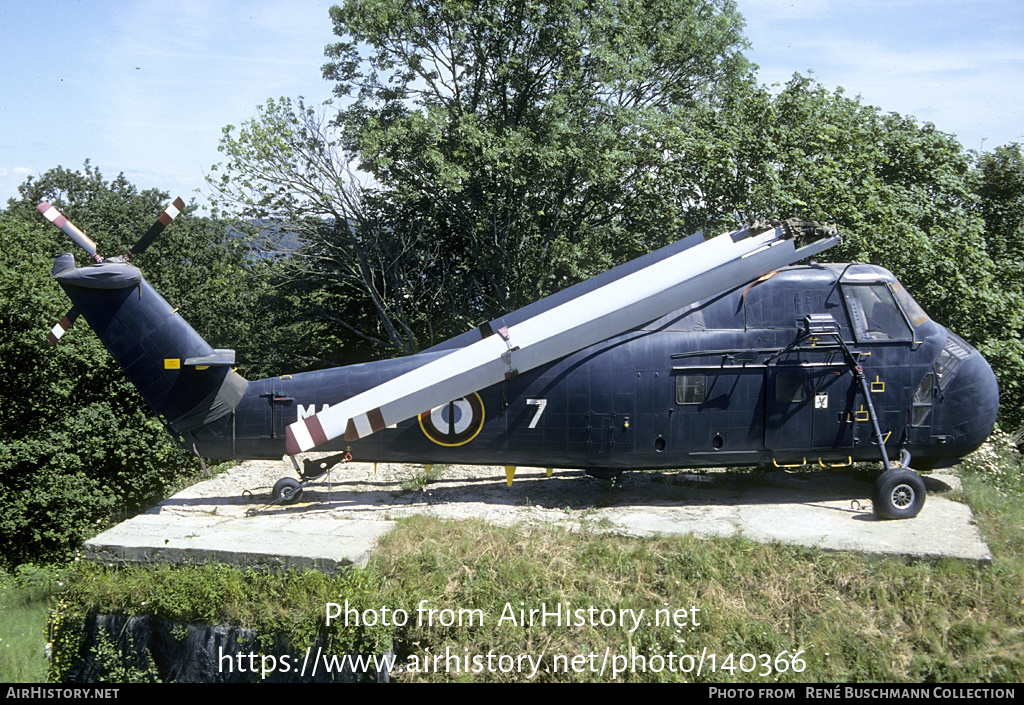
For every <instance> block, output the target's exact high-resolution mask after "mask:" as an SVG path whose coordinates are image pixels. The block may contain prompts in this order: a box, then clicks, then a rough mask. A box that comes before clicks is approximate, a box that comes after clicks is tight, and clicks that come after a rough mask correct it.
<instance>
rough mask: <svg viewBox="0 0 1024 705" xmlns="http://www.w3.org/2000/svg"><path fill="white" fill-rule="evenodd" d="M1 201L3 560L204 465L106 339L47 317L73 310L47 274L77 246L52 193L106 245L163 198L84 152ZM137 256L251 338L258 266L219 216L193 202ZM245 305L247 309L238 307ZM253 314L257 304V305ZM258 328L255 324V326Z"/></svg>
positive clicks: (155, 278)
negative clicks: (61, 328)
mask: <svg viewBox="0 0 1024 705" xmlns="http://www.w3.org/2000/svg"><path fill="white" fill-rule="evenodd" d="M20 190H21V193H22V198H21V199H20V200H19V201H13V200H12V201H10V202H9V204H8V208H7V209H6V210H5V211H3V212H2V214H0V237H2V238H3V241H4V243H5V244H6V246H7V247H8V252H9V253H10V256H9V257H8V258H7V262H6V264H5V266H4V267H3V268H2V269H0V325H2V327H3V328H4V331H5V334H4V336H3V337H2V339H0V383H2V384H3V385H4V388H5V390H6V395H5V399H4V403H3V404H2V405H0V547H2V548H0V563H2V564H3V565H15V564H17V563H20V562H22V561H27V560H32V561H53V560H58V561H59V560H62V559H66V558H67V557H68V556H69V555H70V553H71V552H72V551H73V550H74V548H75V547H77V546H78V545H79V544H80V543H81V542H82V541H83V540H85V539H87V538H89V537H90V536H92V535H93V534H95V533H96V532H97V531H99V530H102V529H103V528H106V527H107V526H108V525H110V524H111V523H112V522H115V521H118V520H120V519H122V518H124V517H125V516H126V515H129V514H133V513H135V512H138V511H139V510H141V509H144V508H146V507H148V506H151V505H152V504H154V503H155V502H157V501H159V500H160V499H162V498H163V496H164V492H165V489H166V488H167V487H168V486H169V485H171V484H174V483H178V482H179V481H180V478H182V477H184V476H188V475H192V474H193V473H195V472H196V470H197V467H196V463H195V460H194V458H190V457H189V455H188V454H187V453H185V452H184V451H183V450H182V449H180V448H178V447H177V446H175V445H174V444H173V443H172V442H171V440H170V438H169V437H168V435H167V434H166V433H165V432H164V430H163V426H162V424H161V422H160V421H159V420H157V419H155V418H153V416H152V414H151V412H150V411H149V409H148V407H147V406H146V404H145V402H144V401H143V400H142V398H141V397H140V396H139V395H138V393H137V392H136V390H135V389H134V387H133V386H132V385H131V384H130V383H129V382H128V380H127V379H126V378H125V376H124V374H123V372H122V371H121V370H120V368H119V367H118V365H117V364H116V363H115V362H114V360H113V359H112V358H111V357H110V356H109V354H108V353H107V352H106V350H104V348H103V346H102V344H101V343H100V341H99V340H98V339H97V338H96V336H95V335H93V334H92V332H91V331H89V329H88V326H87V325H84V324H83V323H79V324H78V325H76V326H75V328H73V329H72V330H71V331H69V332H68V333H67V334H66V335H65V336H64V337H63V338H62V339H61V341H60V344H59V345H57V346H56V347H53V348H51V347H50V346H48V345H47V344H46V334H47V333H48V332H49V330H50V327H51V326H52V325H53V324H54V323H55V322H56V321H57V320H59V319H60V317H61V316H62V315H63V314H65V313H66V312H67V310H68V303H67V299H66V297H65V296H64V294H63V293H62V292H61V291H60V289H59V287H58V286H57V284H56V283H55V282H54V281H53V280H52V279H51V276H50V274H51V268H52V256H53V254H55V253H58V252H68V251H72V250H75V251H76V253H75V254H76V256H81V253H80V252H78V251H77V250H78V248H77V247H76V246H75V245H74V244H73V243H71V242H70V241H69V240H68V239H67V237H66V236H65V235H64V234H63V233H61V232H59V231H57V230H56V229H55V228H53V227H52V226H50V225H49V224H48V223H46V222H45V221H44V220H43V219H42V218H41V217H40V216H39V214H38V212H37V211H36V209H35V204H36V203H38V202H40V201H42V200H49V201H51V202H52V203H54V204H55V205H57V206H58V208H60V209H61V211H62V212H63V213H64V214H65V215H66V216H68V217H69V218H70V219H71V220H72V222H74V223H75V224H76V225H78V226H79V227H80V228H81V229H82V230H83V231H85V232H86V233H87V234H89V235H90V236H91V237H92V238H93V239H94V240H95V241H96V242H97V243H98V245H99V248H100V252H101V253H104V254H107V255H111V254H114V253H118V252H124V251H126V250H127V249H128V248H129V247H130V246H131V245H132V244H134V243H135V241H136V240H138V238H139V236H140V235H141V233H143V232H145V230H146V229H147V228H148V227H149V226H150V225H151V224H152V223H153V221H154V220H155V219H156V216H157V215H159V214H160V213H161V211H162V210H163V208H164V207H165V206H166V203H167V201H168V200H169V198H168V197H167V195H166V194H163V193H160V192H156V191H144V192H141V193H140V192H138V191H137V190H136V189H135V188H134V187H133V186H132V185H131V184H129V183H128V182H127V181H126V180H125V178H124V176H123V175H122V176H118V177H117V178H116V179H114V180H113V181H111V182H107V181H106V180H104V179H103V177H102V175H101V174H99V173H98V172H97V171H96V170H95V169H92V168H91V167H90V166H89V165H88V164H86V166H85V168H84V169H83V170H82V171H81V172H73V171H69V170H67V169H63V168H57V169H54V170H52V171H50V172H47V173H46V174H44V175H43V176H41V177H39V178H38V179H32V180H29V181H28V182H26V183H25V184H23V185H22V186H21V188H20ZM165 235H166V238H164V239H162V240H160V241H158V242H157V243H156V244H155V245H154V246H153V247H152V248H150V250H148V251H147V252H146V253H145V254H144V255H141V256H139V257H138V262H137V263H138V264H139V265H140V266H141V267H142V268H143V269H144V270H145V271H146V274H147V277H148V278H149V279H150V280H151V282H152V283H153V284H154V286H156V287H157V288H158V289H159V290H161V292H162V293H163V295H164V296H165V297H167V298H168V300H170V301H174V302H175V303H178V302H181V303H183V304H184V307H183V313H184V314H185V315H187V316H188V317H189V318H190V319H191V320H192V322H193V324H194V325H195V326H196V328H197V329H198V330H200V331H202V330H209V331H212V332H213V335H211V336H210V338H211V339H210V342H211V344H213V345H218V344H221V345H223V346H225V347H226V346H227V345H226V343H227V342H228V341H227V340H222V339H221V338H220V336H229V337H235V336H237V339H239V340H245V339H247V335H246V334H247V333H249V332H250V331H251V330H252V326H253V324H252V322H251V321H250V320H248V318H247V313H246V306H247V304H248V302H252V301H254V300H255V299H256V298H257V297H258V296H259V294H260V286H259V281H260V279H259V277H258V276H257V273H256V272H254V271H253V269H252V267H250V264H249V263H247V261H246V259H245V253H244V252H243V251H242V250H240V249H239V248H238V247H237V246H236V245H235V243H234V242H232V241H230V239H229V238H228V237H227V231H226V228H225V226H224V225H223V224H220V225H218V224H217V223H216V222H214V221H213V220H210V219H203V218H195V217H193V216H192V215H191V214H190V213H187V212H186V213H185V214H183V215H182V216H181V217H179V219H178V220H177V221H176V222H175V225H174V227H173V228H171V229H168V231H166V233H165ZM239 309H241V310H239ZM249 317H250V318H251V314H249ZM249 337H250V338H251V336H249Z"/></svg>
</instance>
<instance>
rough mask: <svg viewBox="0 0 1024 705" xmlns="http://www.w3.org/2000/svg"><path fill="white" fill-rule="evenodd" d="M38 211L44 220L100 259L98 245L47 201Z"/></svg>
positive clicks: (41, 204) (37, 207)
mask: <svg viewBox="0 0 1024 705" xmlns="http://www.w3.org/2000/svg"><path fill="white" fill-rule="evenodd" d="M36 210H38V211H39V212H40V213H42V214H43V217H44V218H46V219H47V220H48V221H50V222H51V223H53V224H54V225H55V226H56V227H58V228H60V230H61V231H62V232H63V233H64V234H65V235H67V236H68V237H70V238H71V239H72V240H74V241H75V243H76V244H77V245H78V246H79V247H81V248H82V249H83V250H85V251H86V252H88V253H89V254H90V255H92V256H93V257H94V258H96V259H99V255H98V254H97V252H96V243H95V242H93V241H92V240H91V239H90V238H89V236H88V235H86V234H85V233H83V232H82V231H81V230H79V229H78V228H76V227H75V224H74V223H72V222H71V221H70V220H68V219H67V218H65V217H64V216H63V215H62V214H61V212H60V211H59V210H57V209H56V208H54V207H53V206H52V205H50V204H49V203H47V202H46V201H43V202H42V203H40V204H39V205H38V206H36Z"/></svg>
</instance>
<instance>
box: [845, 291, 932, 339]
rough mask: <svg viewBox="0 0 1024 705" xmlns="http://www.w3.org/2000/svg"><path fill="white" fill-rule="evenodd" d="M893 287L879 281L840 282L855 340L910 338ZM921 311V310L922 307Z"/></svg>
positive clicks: (910, 334) (910, 331)
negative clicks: (870, 282) (860, 282)
mask: <svg viewBox="0 0 1024 705" xmlns="http://www.w3.org/2000/svg"><path fill="white" fill-rule="evenodd" d="M893 291H894V290H891V289H890V288H889V286H888V285H887V284H885V283H882V282H875V283H872V284H844V285H843V298H844V299H845V301H846V309H847V311H848V312H849V314H850V322H851V324H852V325H853V333H854V336H855V337H856V339H857V340H858V341H860V342H868V341H870V342H898V341H910V340H913V338H914V333H913V331H912V330H911V328H910V325H909V324H908V323H907V319H906V318H905V317H904V315H903V313H902V311H900V309H899V306H897V305H896V299H895V298H894V296H893ZM908 298H909V295H908ZM911 301H913V299H911ZM915 306H916V304H915ZM917 310H918V311H920V307H919V306H917ZM921 313H922V314H923V313H924V312H923V311H921ZM925 320H927V316H925Z"/></svg>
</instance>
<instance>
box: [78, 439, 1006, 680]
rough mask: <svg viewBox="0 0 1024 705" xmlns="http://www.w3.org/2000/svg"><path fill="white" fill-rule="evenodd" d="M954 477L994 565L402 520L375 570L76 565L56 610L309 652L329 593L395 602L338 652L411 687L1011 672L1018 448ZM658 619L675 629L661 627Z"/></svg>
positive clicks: (350, 633) (1002, 450) (332, 598)
mask: <svg viewBox="0 0 1024 705" xmlns="http://www.w3.org/2000/svg"><path fill="white" fill-rule="evenodd" d="M993 458H994V460H993ZM962 470H963V473H962V474H963V476H964V482H965V488H966V489H965V497H966V499H967V500H968V502H969V503H970V504H971V506H972V508H973V509H974V511H975V515H976V517H977V519H978V522H979V525H980V527H981V529H982V533H983V536H984V538H985V539H986V540H987V541H988V542H989V545H990V547H991V548H992V552H993V555H994V561H993V562H992V564H991V565H977V564H975V563H972V562H969V561H962V560H957V559H941V560H937V561H910V560H903V559H900V558H895V557H882V556H871V555H861V554H857V553H827V552H823V551H820V550H817V549H810V548H801V547H795V546H789V545H785V544H780V543H772V544H760V543H753V542H751V541H748V540H746V539H743V538H742V537H738V538H730V539H721V538H701V537H696V536H684V537H670V538H656V539H636V538H627V537H621V536H614V535H607V534H605V533H604V532H602V531H599V530H597V528H596V527H591V528H584V529H583V530H582V531H579V532H568V531H565V530H558V529H552V528H550V527H527V526H523V527H515V528H506V527H498V526H494V525H491V524H487V523H485V522H483V521H477V520H473V521H442V520H438V519H433V518H428V517H417V518H413V519H409V520H404V521H402V522H400V525H399V527H398V528H397V529H396V530H395V531H394V532H392V533H390V534H389V535H388V536H386V537H385V538H384V539H383V540H382V541H381V542H380V544H379V545H378V547H377V549H376V551H375V553H374V556H373V558H372V559H371V562H370V564H369V565H368V566H367V567H366V568H365V569H363V570H358V571H355V570H353V571H349V572H346V573H343V574H342V575H340V576H334V577H330V576H325V575H323V574H321V573H318V572H315V571H309V572H289V573H277V574H275V573H255V572H253V571H251V570H238V569H234V568H229V567H227V566H223V565H208V566H204V567H200V568H172V567H168V566H160V567H155V568H147V569H142V568H121V569H113V568H104V567H101V566H95V565H85V564H82V565H79V566H77V567H76V571H75V577H74V579H73V580H69V581H68V583H69V585H71V588H70V589H69V590H67V591H65V592H64V594H63V595H62V600H61V606H60V609H61V610H62V612H61V613H62V614H63V615H69V614H75V615H79V616H81V615H84V614H85V613H86V612H87V611H89V610H98V611H101V612H103V613H127V614H132V613H145V614H160V615H163V616H166V617H168V618H169V619H174V620H179V621H181V622H186V623H187V622H193V621H200V622H211V623H212V622H221V623H225V622H226V623H231V624H236V625H240V626H247V627H253V628H255V629H257V630H258V631H260V632H261V633H262V634H264V635H268V636H269V635H270V634H271V633H273V632H275V631H280V632H283V633H285V634H287V635H289V636H290V638H291V639H292V640H293V641H294V643H296V644H299V645H301V644H305V643H309V641H310V640H311V639H312V638H314V637H315V636H316V635H317V634H322V633H323V632H324V629H325V627H324V620H325V608H326V605H327V603H331V602H333V603H340V602H343V601H344V600H349V602H350V605H351V606H352V607H354V608H355V609H357V611H358V612H360V613H361V614H362V613H364V612H365V611H366V610H370V611H371V612H373V613H375V614H376V615H377V616H378V618H379V616H380V615H381V614H382V613H383V612H382V610H383V608H385V607H386V608H387V609H388V610H389V611H390V613H391V614H392V615H394V613H395V610H399V609H401V610H405V612H406V614H407V620H406V622H407V623H406V624H404V625H402V626H397V627H395V626H392V627H390V628H387V629H382V628H380V625H379V624H378V625H376V626H375V627H374V628H372V629H366V628H365V626H364V625H360V626H359V627H358V628H355V626H354V623H350V625H349V627H348V628H347V629H343V630H341V631H340V632H338V633H337V635H336V637H335V641H334V642H332V643H334V644H336V646H337V648H338V649H339V651H338V652H337V653H343V652H344V649H345V648H349V647H352V646H353V645H358V647H359V648H361V649H363V650H364V651H365V652H373V650H374V649H377V650H378V651H377V653H381V652H382V651H383V647H384V646H385V645H386V644H388V643H390V644H391V645H392V646H393V648H394V653H395V657H396V662H397V664H398V665H400V666H401V665H403V664H404V665H405V666H406V669H405V670H404V671H402V670H398V671H396V672H392V678H393V679H397V680H400V681H447V680H471V681H481V680H497V681H519V680H525V679H527V678H528V677H529V679H531V680H537V681H595V680H600V681H608V680H611V679H612V667H613V665H614V664H618V666H619V667H620V669H622V670H621V672H619V673H616V679H617V680H624V681H701V682H768V683H770V682H776V681H778V682H794V681H796V682H800V681H826V682H840V681H857V682H865V681H871V682H975V681H985V682H1019V681H1020V680H1021V678H1024V600H1022V598H1021V595H1022V594H1024V521H1022V520H1024V516H1022V513H1024V510H1022V509H1021V500H1022V499H1024V491H1022V490H1024V472H1022V468H1021V462H1020V455H1019V453H1018V452H1017V451H1016V448H1015V447H1013V446H1012V445H1008V444H1007V443H1006V442H1005V437H1004V436H998V437H997V438H996V439H995V440H994V442H992V443H990V444H988V445H987V446H986V447H985V448H984V449H982V450H980V451H979V452H978V453H977V454H976V455H975V456H974V457H972V458H971V459H969V460H968V461H967V462H965V464H964V466H963V468H962ZM592 607H593V608H596V611H595V612H594V614H593V615H591V613H590V608H592ZM540 609H546V610H547V611H548V612H552V611H555V610H557V609H561V610H562V615H563V619H564V618H565V615H566V612H565V610H574V611H575V610H579V609H583V610H585V611H584V612H583V613H577V612H573V619H574V624H573V625H572V626H567V625H566V623H565V622H564V621H563V622H562V624H561V625H553V624H552V622H551V621H550V620H551V618H550V617H549V622H548V624H547V625H546V626H542V625H541V624H540V617H539V613H537V612H535V613H534V622H533V623H532V624H530V623H529V615H530V610H540ZM623 609H625V610H633V614H636V613H638V612H639V610H641V609H642V610H644V613H643V614H644V615H645V616H644V617H643V618H642V619H641V622H640V624H639V626H638V627H637V626H635V625H634V623H633V621H632V619H631V618H629V617H627V618H626V619H625V621H624V622H622V621H620V620H619V618H618V616H617V615H618V611H619V610H623ZM606 610H614V611H615V612H616V618H615V619H614V620H612V618H611V614H610V613H609V612H606ZM658 610H662V612H658ZM524 611H525V612H524ZM524 615H525V616H526V618H527V622H526V624H525V626H524V623H523V621H522V618H523V616H524ZM592 616H593V619H592ZM602 617H603V618H604V619H605V624H601V618H602ZM655 619H659V620H661V621H662V622H665V621H666V620H667V621H668V624H661V625H657V624H651V623H650V622H652V621H654V620H655ZM392 621H397V620H394V619H393V620H392ZM613 621H614V622H615V624H612V622H613ZM337 624H338V621H335V625H336V626H337ZM268 643H269V642H268ZM451 654H455V655H457V657H458V658H459V659H464V658H465V657H467V656H468V657H469V661H464V660H462V661H460V664H461V665H459V666H458V667H456V666H455V665H454V661H448V662H445V660H444V659H445V658H446V657H447V656H449V655H451ZM489 654H490V655H493V660H492V661H491V662H490V667H485V665H484V664H487V663H488V662H487V661H486V658H487V656H488V655H489ZM670 654H673V655H674V656H672V657H671V660H670ZM686 654H690V655H694V656H696V657H697V660H696V661H692V662H691V661H689V660H687V658H686V657H685V655H686ZM701 654H703V655H704V656H705V665H704V666H703V667H702V669H701V673H700V674H698V673H697V672H696V668H695V664H696V663H698V662H699V657H700V655H701ZM708 654H714V655H715V669H714V670H712V669H711V668H710V663H711V661H710V658H709V657H708V656H707V655H708ZM730 654H732V658H731V659H729V655H730ZM744 654H751V655H754V656H744ZM762 654H765V655H768V656H770V659H769V660H768V661H765V660H764V657H763V656H762ZM502 655H505V656H509V655H511V656H513V657H516V656H526V655H529V656H530V657H531V658H532V659H533V661H532V662H531V661H525V660H523V661H520V662H516V665H515V666H514V667H512V666H511V664H512V662H511V661H508V660H505V661H501V662H499V661H498V660H497V657H498V656H502ZM474 656H481V657H482V658H483V659H484V660H483V661H476V662H474V661H473V657H474ZM606 656H607V657H608V659H610V660H609V661H608V662H607V664H606V667H605V670H604V672H603V673H601V663H602V661H603V660H604V658H605V657H606ZM434 657H440V660H438V661H437V662H436V663H435V662H434ZM628 657H632V659H633V660H631V661H628V660H623V659H627V658H628ZM639 657H642V658H639ZM755 657H756V658H755ZM573 658H576V660H575V661H573V660H572V659H573ZM614 659H618V660H614ZM727 659H728V660H727ZM769 662H770V665H769ZM444 663H447V665H446V666H445V665H442V666H441V667H440V668H439V669H438V670H435V669H434V666H435V665H437V664H444ZM426 664H431V668H430V669H429V670H426V669H425V665H426ZM534 664H538V665H537V666H536V670H535V666H534ZM626 664H630V665H629V666H628V667H626ZM670 664H674V665H672V666H670ZM467 665H468V669H467ZM795 669H799V671H797V672H795ZM467 670H468V672H467Z"/></svg>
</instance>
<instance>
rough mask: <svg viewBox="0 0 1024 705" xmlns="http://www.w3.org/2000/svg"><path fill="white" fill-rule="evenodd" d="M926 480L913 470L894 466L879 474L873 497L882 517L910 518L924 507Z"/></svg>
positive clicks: (877, 512) (876, 509) (875, 506)
mask: <svg viewBox="0 0 1024 705" xmlns="http://www.w3.org/2000/svg"><path fill="white" fill-rule="evenodd" d="M925 491H926V490H925V487H924V480H922V479H921V476H920V475H918V474H917V473H916V472H914V471H913V470H907V469H905V468H893V469H892V470H889V471H888V472H884V473H882V474H881V475H879V477H878V480H876V481H875V494H874V496H873V497H872V498H871V500H872V502H873V503H874V508H875V514H877V515H878V516H879V517H881V518H882V519H910V518H913V517H916V516H917V515H918V514H919V513H920V512H921V508H922V507H924V496H925Z"/></svg>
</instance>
